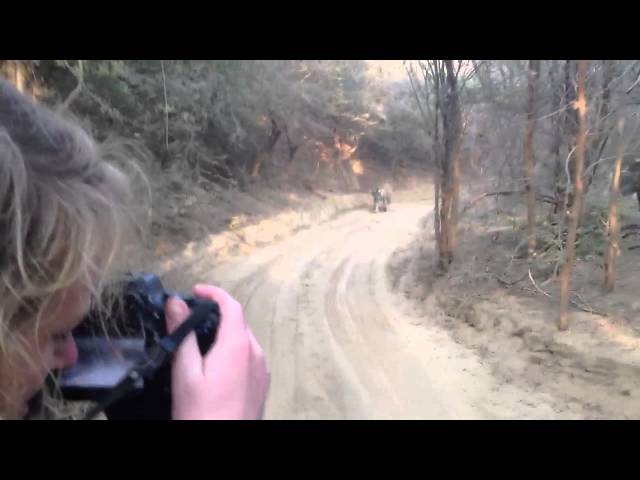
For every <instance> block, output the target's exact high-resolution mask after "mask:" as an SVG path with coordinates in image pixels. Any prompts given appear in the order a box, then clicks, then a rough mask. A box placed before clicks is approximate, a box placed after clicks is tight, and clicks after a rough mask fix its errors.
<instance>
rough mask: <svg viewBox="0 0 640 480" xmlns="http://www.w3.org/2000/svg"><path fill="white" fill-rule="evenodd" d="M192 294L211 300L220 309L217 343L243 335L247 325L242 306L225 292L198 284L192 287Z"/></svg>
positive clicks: (211, 286)
mask: <svg viewBox="0 0 640 480" xmlns="http://www.w3.org/2000/svg"><path fill="white" fill-rule="evenodd" d="M193 294H194V295H195V296H196V297H200V298H207V299H209V300H213V301H214V302H216V303H217V304H218V306H219V307H220V327H218V335H217V339H218V340H219V341H222V342H227V341H228V340H229V339H233V338H237V337H238V336H240V335H244V334H245V331H246V329H247V325H246V323H245V320H244V314H243V312H242V306H241V305H240V304H239V303H238V302H237V300H236V299H235V298H233V297H232V296H231V295H229V294H228V293H227V292H226V291H224V290H223V289H222V288H219V287H214V286H213V285H203V284H199V285H195V286H194V287H193Z"/></svg>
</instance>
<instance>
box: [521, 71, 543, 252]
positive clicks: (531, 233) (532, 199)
mask: <svg viewBox="0 0 640 480" xmlns="http://www.w3.org/2000/svg"><path fill="white" fill-rule="evenodd" d="M538 75H540V61H539V60H529V99H528V104H527V125H526V127H525V131H524V142H523V143H524V144H523V156H524V169H525V191H526V192H527V258H528V259H529V262H531V261H533V259H534V258H535V255H536V193H535V189H534V181H533V177H534V162H535V160H534V155H533V134H534V131H535V128H536V90H537V83H538Z"/></svg>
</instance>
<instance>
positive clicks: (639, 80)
mask: <svg viewBox="0 0 640 480" xmlns="http://www.w3.org/2000/svg"><path fill="white" fill-rule="evenodd" d="M638 83H640V75H638V78H636V80H635V82H633V83H632V84H631V86H630V87H629V88H627V91H626V92H624V93H626V94H627V95H628V94H630V93H631V90H633V89H634V88H636V85H638Z"/></svg>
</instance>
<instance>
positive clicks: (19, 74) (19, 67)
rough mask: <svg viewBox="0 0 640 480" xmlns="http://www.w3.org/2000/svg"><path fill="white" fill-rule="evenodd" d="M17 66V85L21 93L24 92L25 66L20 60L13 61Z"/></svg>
mask: <svg viewBox="0 0 640 480" xmlns="http://www.w3.org/2000/svg"><path fill="white" fill-rule="evenodd" d="M13 64H14V67H15V86H16V88H17V89H18V91H19V92H20V93H24V66H23V65H22V62H21V61H20V60H14V61H13Z"/></svg>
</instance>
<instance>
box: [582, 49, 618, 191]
mask: <svg viewBox="0 0 640 480" xmlns="http://www.w3.org/2000/svg"><path fill="white" fill-rule="evenodd" d="M613 73H614V61H613V60H603V61H602V101H601V103H600V108H599V111H598V118H597V119H596V122H597V123H596V126H595V128H594V135H593V136H592V141H591V142H589V148H588V149H587V157H586V163H585V167H584V168H585V169H588V168H589V167H590V166H591V165H593V168H592V169H591V170H590V171H589V175H588V176H587V181H586V184H585V190H584V194H585V195H586V194H587V192H588V191H589V187H591V184H592V183H593V179H594V178H595V176H596V173H597V172H598V163H597V162H598V161H599V160H600V157H602V153H603V152H604V149H605V147H606V146H607V141H608V140H609V134H610V132H611V131H612V129H613V125H612V122H611V121H610V120H609V118H608V117H609V110H610V105H611V88H610V84H611V80H612V79H613Z"/></svg>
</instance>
